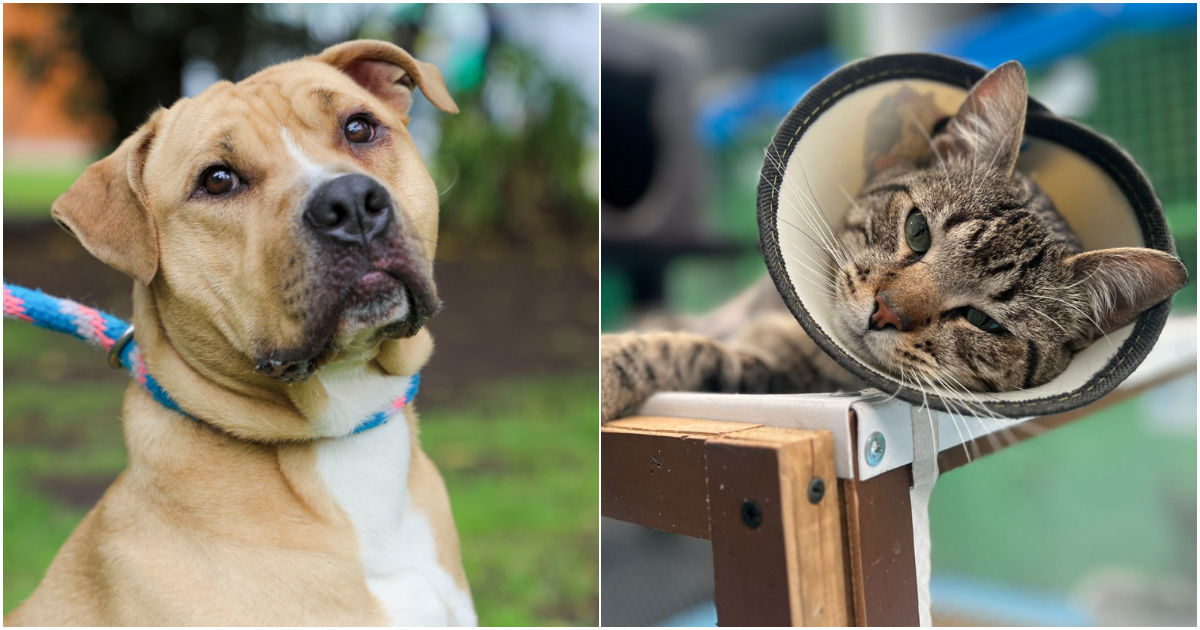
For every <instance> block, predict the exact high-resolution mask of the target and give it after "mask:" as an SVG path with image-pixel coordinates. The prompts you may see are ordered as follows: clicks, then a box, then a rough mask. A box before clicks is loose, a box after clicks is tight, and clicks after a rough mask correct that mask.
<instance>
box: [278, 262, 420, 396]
mask: <svg viewBox="0 0 1200 630" xmlns="http://www.w3.org/2000/svg"><path fill="white" fill-rule="evenodd" d="M439 307H440V303H439V302H438V301H437V298H436V297H435V296H434V295H426V294H424V293H422V294H421V295H417V294H415V293H414V289H413V288H411V287H410V286H409V285H408V284H407V283H405V282H403V281H401V280H400V279H399V278H398V277H397V275H396V274H393V273H390V272H388V271H382V270H373V271H369V272H367V273H366V274H364V275H363V276H362V277H361V278H359V279H358V280H357V281H355V283H354V284H353V285H352V286H351V287H350V289H349V290H348V291H346V293H345V298H344V299H343V300H342V301H341V302H340V303H339V304H338V306H337V309H336V311H334V312H327V313H326V315H327V316H326V317H325V318H323V319H325V320H326V321H331V322H333V323H332V325H329V326H326V327H323V333H319V334H314V335H313V336H311V337H310V340H309V342H308V343H306V344H305V345H304V346H303V348H306V349H301V348H294V349H292V350H290V351H277V352H275V353H274V354H273V355H272V356H271V357H269V358H267V359H265V360H261V361H259V362H258V365H257V368H258V371H259V372H261V373H263V374H266V375H267V376H271V377H273V378H276V379H279V380H281V381H283V382H285V383H292V382H300V381H305V380H307V379H308V378H310V377H311V376H312V375H313V374H316V373H317V371H318V370H320V369H321V368H322V367H324V366H325V365H327V364H329V363H330V362H331V361H336V362H341V361H343V360H347V359H352V358H353V357H355V356H359V355H362V356H364V357H365V356H368V355H369V354H370V350H371V348H373V347H374V346H375V344H377V343H379V342H380V341H382V340H384V339H401V338H404V337H411V336H413V335H415V334H417V332H419V331H420V330H421V328H422V326H424V323H425V320H426V319H427V318H428V317H430V316H431V315H433V313H435V312H436V311H437V310H438V308H439Z"/></svg>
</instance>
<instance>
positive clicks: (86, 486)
mask: <svg viewBox="0 0 1200 630" xmlns="http://www.w3.org/2000/svg"><path fill="white" fill-rule="evenodd" d="M116 479H117V476H116V475H113V476H111V477H107V476H104V477H85V478H81V477H60V476H48V477H40V478H38V479H37V480H36V481H35V482H34V484H35V485H36V486H37V487H38V488H39V489H40V490H41V491H42V492H43V493H44V494H45V495H46V496H49V497H53V498H54V499H55V500H57V501H59V502H61V503H64V504H66V505H69V506H71V507H74V508H83V509H90V508H91V507H92V506H93V505H96V503H97V502H98V501H100V497H102V496H104V492H105V491H106V490H108V487H109V486H111V485H112V483H113V482H114V481H116Z"/></svg>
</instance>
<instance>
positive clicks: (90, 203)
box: [50, 109, 166, 285]
mask: <svg viewBox="0 0 1200 630" xmlns="http://www.w3.org/2000/svg"><path fill="white" fill-rule="evenodd" d="M164 111H166V110H164V109H159V110H158V111H156V112H154V114H153V115H151V116H150V119H149V120H148V121H146V123H145V124H143V125H142V126H141V127H139V128H138V130H137V131H135V132H134V133H133V135H132V136H129V137H128V138H126V139H125V141H124V142H122V143H121V146H119V147H117V150H116V151H113V153H112V155H109V156H108V157H106V158H104V159H103V160H100V161H99V162H96V163H95V164H93V165H91V166H89V167H87V170H85V171H83V174H82V175H80V176H79V179H77V180H75V183H74V184H72V185H71V187H70V188H68V189H67V192H65V193H63V194H62V195H61V196H59V198H58V199H56V200H54V203H53V204H52V205H51V206H50V215H51V216H52V217H54V220H55V221H56V222H58V224H59V225H60V226H62V227H63V229H65V230H66V231H67V232H70V233H71V234H72V235H74V236H75V238H77V239H79V242H80V243H83V246H84V247H85V248H87V250H88V251H89V252H91V253H92V255H93V256H95V257H96V258H99V259H100V260H101V261H103V262H105V263H107V264H108V265H111V266H112V267H114V268H116V269H117V270H119V271H123V272H125V273H127V274H129V275H130V276H132V277H133V279H134V280H137V281H138V282H140V283H142V284H145V285H148V284H150V281H151V280H153V279H154V274H155V273H157V272H158V230H157V229H156V227H155V225H154V217H153V216H151V214H150V210H149V207H148V205H147V204H146V195H145V191H144V190H143V189H142V169H143V167H144V166H145V163H146V154H147V153H148V152H149V150H150V143H151V142H152V141H153V139H154V135H155V132H156V131H157V130H158V122H159V119H160V118H161V117H162V113H163V112H164Z"/></svg>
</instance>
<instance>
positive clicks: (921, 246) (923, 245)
mask: <svg viewBox="0 0 1200 630" xmlns="http://www.w3.org/2000/svg"><path fill="white" fill-rule="evenodd" d="M904 240H905V242H907V243H908V246H909V248H911V249H912V250H913V251H914V252H917V253H918V254H924V253H925V252H927V251H929V243H930V240H931V236H930V234H929V223H927V222H926V221H925V215H923V214H921V210H920V209H918V208H913V209H912V212H910V213H908V218H907V219H905V220H904Z"/></svg>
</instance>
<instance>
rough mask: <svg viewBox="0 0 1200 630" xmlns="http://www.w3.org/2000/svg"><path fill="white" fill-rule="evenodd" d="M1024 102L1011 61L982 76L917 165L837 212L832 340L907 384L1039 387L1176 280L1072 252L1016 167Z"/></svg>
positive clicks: (1020, 77) (1144, 257) (1172, 261)
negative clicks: (838, 257) (840, 219)
mask: <svg viewBox="0 0 1200 630" xmlns="http://www.w3.org/2000/svg"><path fill="white" fill-rule="evenodd" d="M1027 99H1028V95H1027V92H1026V82H1025V71H1024V70H1023V69H1022V68H1021V65H1020V64H1018V63H1016V62H1009V63H1006V64H1004V65H1003V66H1000V67H999V68H997V69H995V70H994V71H992V72H991V73H989V74H988V75H987V76H986V77H984V78H983V79H982V80H980V82H979V83H977V84H976V85H975V87H974V88H973V89H972V90H971V92H970V94H969V95H968V96H967V99H966V101H965V102H964V103H963V104H962V106H961V108H960V109H959V111H958V113H957V114H955V115H954V117H953V118H951V119H950V120H949V122H948V124H946V125H945V126H944V127H943V128H942V131H941V132H940V133H938V134H936V135H935V136H934V137H933V139H932V144H933V146H934V147H935V148H936V151H935V152H932V153H931V154H930V156H929V158H928V159H927V160H926V161H924V162H922V163H919V164H902V165H898V166H895V167H893V168H890V169H889V170H887V171H884V172H882V173H880V174H879V175H877V176H876V177H875V178H874V179H873V180H872V181H871V182H869V183H868V184H867V185H866V186H865V187H864V188H863V190H862V192H861V193H860V194H859V196H858V197H857V199H855V203H854V204H853V207H852V208H851V209H850V210H849V211H848V213H847V215H846V222H845V229H844V231H843V233H842V234H841V240H842V241H843V244H842V247H843V248H844V250H845V251H846V253H847V254H848V256H844V257H843V258H844V259H845V261H844V262H845V264H841V265H838V266H837V269H836V271H835V275H836V279H835V291H836V294H837V302H838V305H839V306H838V309H837V312H836V313H835V315H834V319H833V328H834V334H835V336H837V338H838V339H839V340H840V341H841V342H842V343H844V344H846V345H847V346H848V347H850V348H852V349H854V350H855V351H857V353H858V354H859V355H860V356H861V357H862V358H863V359H864V360H866V361H868V362H869V363H871V364H873V365H874V366H875V367H877V368H879V369H881V370H883V371H884V372H886V373H888V374H891V375H892V376H895V377H900V378H901V379H903V380H904V381H906V382H907V383H908V384H910V385H913V386H916V387H928V386H935V387H939V388H943V389H951V390H963V389H966V390H971V391H1011V390H1017V389H1026V388H1030V387H1034V386H1037V385H1040V384H1042V383H1045V382H1046V381H1048V380H1050V379H1052V378H1054V377H1055V376H1057V375H1058V374H1060V373H1061V372H1062V371H1063V370H1064V369H1066V367H1067V364H1068V363H1069V361H1070V358H1071V355H1072V353H1074V352H1077V351H1079V350H1081V349H1083V348H1085V347H1087V346H1088V345H1090V344H1091V343H1092V342H1093V341H1095V340H1096V339H1098V338H1100V337H1102V336H1103V335H1104V334H1106V333H1109V332H1112V331H1113V330H1115V329H1117V328H1120V327H1121V326H1124V325H1126V324H1128V323H1129V322H1131V321H1133V320H1134V319H1136V318H1137V316H1138V315H1139V314H1141V313H1142V312H1143V311H1145V310H1146V309H1148V308H1150V307H1151V306H1154V305H1155V304H1157V303H1159V302H1161V301H1162V300H1165V299H1167V298H1169V297H1170V296H1171V295H1172V294H1174V293H1175V292H1176V291H1177V290H1179V288H1180V287H1182V286H1183V285H1184V284H1185V283H1186V282H1187V272H1186V270H1185V268H1184V266H1183V264H1182V263H1180V262H1179V260H1177V259H1176V258H1175V257H1173V256H1170V255H1169V254H1166V253H1163V252H1160V251H1156V250H1150V249H1142V248H1118V249H1107V250H1098V251H1089V252H1081V247H1080V244H1079V242H1078V240H1077V239H1076V237H1075V236H1074V234H1073V233H1072V232H1071V230H1070V228H1069V227H1068V226H1067V224H1066V223H1065V222H1064V221H1063V220H1062V218H1061V217H1060V216H1059V215H1058V213H1057V212H1056V211H1055V209H1054V206H1053V204H1052V203H1051V201H1050V199H1049V197H1047V196H1046V195H1045V194H1044V193H1043V192H1042V191H1041V190H1040V189H1039V188H1038V187H1037V185H1036V184H1034V183H1033V181H1032V180H1031V179H1029V178H1028V177H1026V176H1025V175H1023V174H1021V173H1019V172H1017V171H1016V163H1017V157H1018V155H1019V152H1020V147H1021V142H1022V136H1023V129H1024V124H1025V109H1026V102H1027Z"/></svg>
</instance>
